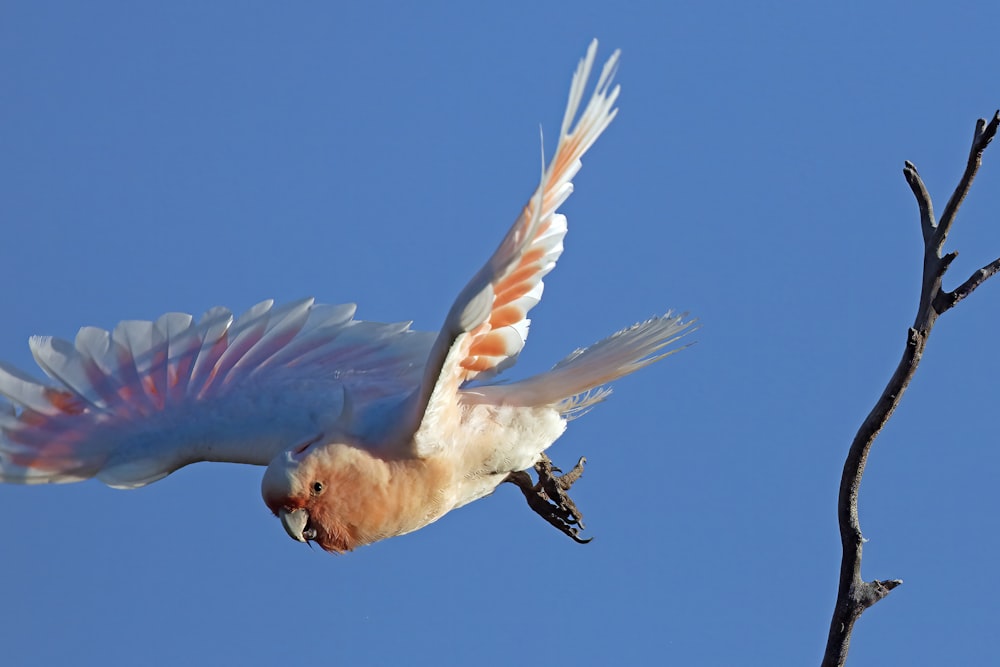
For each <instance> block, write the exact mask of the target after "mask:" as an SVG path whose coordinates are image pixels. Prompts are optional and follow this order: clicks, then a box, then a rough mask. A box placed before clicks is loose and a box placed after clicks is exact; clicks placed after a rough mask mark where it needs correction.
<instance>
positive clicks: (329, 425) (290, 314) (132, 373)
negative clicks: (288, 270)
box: [0, 299, 434, 487]
mask: <svg viewBox="0 0 1000 667" xmlns="http://www.w3.org/2000/svg"><path fill="white" fill-rule="evenodd" d="M272 305H273V302H272V301H265V302H263V303H260V304H257V305H256V306H254V307H253V308H251V309H250V310H249V311H247V312H246V313H245V314H243V315H242V316H240V317H239V318H236V319H234V318H233V315H232V313H231V312H230V311H228V310H226V309H224V308H213V309H212V310H210V311H208V312H207V313H206V314H205V315H204V316H203V317H202V318H201V320H200V321H198V322H197V323H195V322H194V320H193V318H192V317H191V316H190V315H185V314H181V313H168V314H166V315H164V316H162V317H160V318H159V319H158V320H156V321H155V322H147V321H128V322H122V323H120V324H119V325H118V326H117V327H115V329H114V330H113V331H111V332H108V331H104V330H102V329H97V328H93V327H85V328H83V329H81V330H80V332H79V333H78V334H77V337H76V340H75V342H74V343H69V342H67V341H64V340H60V339H57V338H48V337H34V338H32V339H31V341H30V345H31V351H32V353H33V354H34V356H35V360H36V361H37V362H38V365H39V366H40V367H41V368H42V370H44V371H45V373H46V374H47V375H48V376H49V377H50V378H51V379H52V380H53V382H52V383H43V382H39V381H38V380H35V379H33V378H31V377H29V376H28V375H26V374H24V373H22V372H21V371H19V370H17V369H15V368H12V367H10V366H8V365H6V364H2V363H0V396H4V397H6V398H7V399H8V400H9V401H10V402H11V403H12V404H13V405H11V404H8V403H4V402H3V401H0V481H2V482H22V483H45V482H71V481H78V480H82V479H86V478H89V477H95V476H96V477H98V478H99V479H101V480H102V481H104V482H105V483H107V484H109V485H111V486H118V487H135V486H141V485H143V484H148V483H150V482H153V481H155V480H157V479H160V478H162V477H164V476H166V475H167V474H169V473H170V472H172V471H174V470H176V469H177V468H180V467H181V466H184V465H187V464H188V463H194V462H196V461H230V462H236V463H251V464H257V465H267V464H268V463H269V462H270V461H271V459H272V458H273V457H274V456H275V455H277V454H278V453H279V452H281V451H283V450H285V449H287V448H289V447H292V446H295V445H297V444H300V442H301V441H303V440H308V439H310V438H314V437H316V436H318V435H320V434H326V435H330V434H331V433H334V432H348V431H350V429H351V423H350V422H351V420H352V418H353V417H354V415H357V414H360V413H363V412H364V411H365V410H366V409H367V408H370V407H373V406H378V405H379V404H380V402H385V401H393V400H401V399H402V398H403V397H405V396H406V395H409V394H411V393H412V392H413V391H414V390H415V389H416V387H417V386H418V385H419V382H420V378H421V377H422V373H423V368H424V364H425V361H426V359H427V354H428V351H429V350H430V347H431V344H432V342H433V340H434V335H433V334H430V333H423V332H414V331H410V330H409V323H397V324H382V323H378V322H363V321H359V320H355V319H353V317H354V311H355V306H354V305H353V304H343V305H335V306H334V305H317V304H314V303H313V301H312V299H307V300H303V301H298V302H295V303H291V304H287V305H285V306H282V307H280V308H272ZM15 406H16V407H15Z"/></svg>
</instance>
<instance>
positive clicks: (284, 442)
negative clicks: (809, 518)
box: [0, 40, 692, 553]
mask: <svg viewBox="0 0 1000 667" xmlns="http://www.w3.org/2000/svg"><path fill="white" fill-rule="evenodd" d="M596 52H597V42H596V40H595V41H594V42H593V43H591V45H590V48H589V49H588V51H587V54H586V56H585V57H584V58H583V59H582V60H581V62H580V64H579V66H578V67H577V70H576V72H575V74H574V76H573V80H572V85H571V86H570V93H569V102H568V104H567V106H566V112H565V115H564V117H563V122H562V128H561V131H560V134H559V142H558V146H557V148H556V151H555V155H554V156H553V158H552V160H551V162H550V163H549V164H548V166H547V167H543V170H542V176H541V182H540V183H539V184H538V187H537V189H536V190H535V192H534V194H533V195H532V196H531V198H530V200H529V201H528V203H527V205H526V206H525V207H524V209H523V210H522V211H521V215H520V217H518V219H517V221H516V222H515V223H514V225H513V227H511V229H510V231H508V232H507V235H506V236H505V237H504V239H503V241H502V242H501V244H500V246H499V248H497V250H496V252H494V253H493V256H492V257H490V258H489V260H488V261H487V262H486V264H485V265H484V266H483V268H482V269H481V270H480V271H479V272H478V273H477V274H476V275H475V276H473V278H472V280H471V281H470V282H469V283H468V284H467V285H466V287H465V289H463V290H462V291H461V293H460V294H459V295H458V298H457V299H456V300H455V302H454V304H453V305H452V307H451V310H450V311H449V313H448V315H447V318H446V319H445V322H444V325H443V326H442V327H441V330H440V331H439V332H438V333H437V334H433V333H430V332H418V331H411V330H410V328H409V327H410V325H409V323H397V324H384V323H378V322H366V321H361V320H356V319H354V313H355V306H354V305H353V304H344V305H321V304H317V303H314V302H313V300H312V299H306V300H303V301H298V302H295V303H290V304H287V305H284V306H281V307H274V305H273V302H272V301H264V302H263V303H259V304H257V305H256V306H254V307H253V308H251V309H250V310H248V311H247V312H246V313H244V314H243V315H241V316H240V317H236V318H234V317H233V315H232V313H231V312H230V311H229V310H226V309H224V308H213V309H211V310H209V311H208V312H207V313H205V315H204V316H202V318H201V319H200V320H198V321H197V322H196V321H195V320H194V319H193V318H192V317H191V316H190V315H185V314H181V313H167V314H166V315H163V316H162V317H160V318H159V319H157V320H156V321H155V322H148V321H124V322H121V323H119V324H118V325H117V326H116V327H115V328H114V329H113V330H112V331H105V330H103V329H98V328H95V327H84V328H82V329H80V331H79V333H78V334H77V336H76V340H75V341H74V342H72V343H70V342H68V341H65V340H61V339H58V338H51V337H42V336H36V337H32V338H31V339H30V347H31V352H32V354H33V355H34V358H35V360H36V361H37V363H38V365H39V366H40V367H41V369H42V370H43V371H44V372H45V374H46V375H47V376H48V377H49V378H50V380H51V381H50V382H41V381H38V380H37V379H34V378H32V377H30V376H29V375H27V374H25V373H23V372H21V371H19V370H17V369H16V368H13V367H11V366H9V365H7V364H0V395H3V396H4V397H6V398H7V399H8V401H9V403H8V402H3V401H0V481H4V482H17V483H25V484H41V483H58V482H73V481H78V480H84V479H88V478H93V477H96V478H97V479H99V480H101V481H102V482H104V483H106V484H108V485H110V486H113V487H117V488H135V487H140V486H143V485H145V484H149V483H151V482H154V481H156V480H159V479H161V478H163V477H165V476H167V475H169V474H170V473H171V472H173V471H174V470H177V469H178V468H180V467H182V466H185V465H188V464H189V463H195V462H198V461H225V462H234V463H249V464H255V465H260V466H267V469H266V470H265V472H264V477H263V481H262V484H261V492H262V495H263V498H264V502H265V503H266V505H267V507H268V508H270V510H271V511H272V512H273V513H274V514H275V515H276V516H277V517H278V518H279V519H280V521H281V523H282V525H283V527H284V529H285V530H286V531H287V533H288V534H289V535H290V536H291V537H292V538H294V539H295V540H297V541H299V542H314V543H316V544H318V545H319V546H320V547H322V548H323V549H325V550H327V551H330V552H335V553H341V552H346V551H350V550H352V549H355V548H357V547H359V546H362V545H366V544H370V543H372V542H376V541H378V540H382V539H385V538H388V537H393V536H396V535H402V534H404V533H409V532H411V531H414V530H417V529H418V528H422V527H423V526H426V525H428V524H430V523H432V522H434V521H436V520H437V519H439V518H441V517H442V516H444V515H445V514H447V513H448V512H450V511H451V510H453V509H456V508H458V507H461V506H463V505H465V504H467V503H470V502H472V501H474V500H476V499H478V498H482V497H483V496H486V495H488V494H490V493H492V492H493V491H494V489H496V487H497V486H498V485H499V484H501V483H502V482H504V481H512V482H515V483H517V484H518V485H519V486H520V487H521V488H522V491H524V493H525V495H526V496H527V497H528V499H529V502H530V503H531V504H532V507H533V508H535V509H536V511H538V512H539V513H540V514H543V516H545V517H546V518H547V519H549V520H550V521H551V522H553V523H554V524H555V525H557V526H559V527H560V528H562V529H563V531H564V532H566V533H567V534H570V535H571V536H573V537H575V536H576V529H577V525H578V524H579V516H578V513H577V512H576V510H575V507H573V506H572V504H571V501H569V500H568V498H565V497H564V494H563V492H564V491H565V489H566V488H568V486H569V484H570V483H571V482H572V481H573V479H575V478H576V476H578V475H579V472H580V471H579V464H578V467H577V468H576V469H575V470H574V471H572V473H567V474H566V475H564V476H563V477H556V476H554V475H553V474H552V472H553V470H555V471H556V472H558V469H553V468H552V467H551V465H550V464H549V463H548V459H547V457H546V455H545V451H546V449H547V448H548V447H549V446H550V445H551V444H552V443H553V442H554V441H555V440H556V439H557V438H558V437H559V436H560V435H562V433H563V431H564V430H565V428H566V423H567V421H568V420H569V419H571V418H573V417H575V416H578V415H579V414H581V413H582V412H584V411H586V410H587V409H588V408H590V407H591V406H593V405H594V404H595V403H597V402H599V401H601V400H602V399H603V398H605V396H606V395H607V394H608V392H609V389H607V388H606V387H605V385H606V384H607V383H608V382H611V381H612V380H615V379H617V378H620V377H622V376H624V375H627V374H629V373H632V372H634V371H637V370H639V369H640V368H643V367H644V366H647V365H649V364H651V363H653V362H654V361H657V360H659V359H662V358H664V357H666V356H668V355H670V354H672V353H673V352H676V351H677V349H678V348H677V347H676V346H674V347H673V348H670V349H667V348H668V346H670V345H671V344H672V343H674V342H675V341H676V340H677V339H678V338H679V337H680V336H681V335H683V334H685V333H687V332H689V331H690V330H691V329H690V326H691V324H692V321H691V320H688V321H684V316H675V315H672V314H671V313H670V312H668V313H667V314H666V315H664V316H662V317H655V318H653V319H650V320H648V321H645V322H642V323H640V324H636V325H634V326H632V327H630V328H628V329H624V330H622V331H619V332H618V333H616V334H614V335H612V336H610V337H609V338H606V339H604V340H602V341H600V342H598V343H596V344H595V345H592V346H590V347H588V348H586V349H580V350H577V351H575V352H573V353H572V354H570V355H569V356H568V357H566V358H565V359H563V360H562V361H560V362H559V363H558V364H556V366H555V367H554V368H552V370H550V371H548V372H546V373H542V374H540V375H536V376H534V377H529V378H527V379H524V380H520V381H516V382H506V383H499V382H495V381H493V380H492V379H491V378H493V376H495V375H496V374H497V373H499V372H500V371H502V370H504V369H506V368H507V367H509V366H511V365H512V364H513V363H514V361H515V360H516V359H517V356H518V354H519V353H520V352H521V349H522V348H523V347H524V342H525V338H526V336H527V335H528V324H529V320H528V317H527V316H528V312H529V311H530V310H531V308H532V307H533V306H534V305H535V304H537V303H538V301H539V299H540V297H541V296H542V278H543V277H544V276H545V275H546V274H548V272H549V271H551V270H552V268H553V267H554V266H555V263H556V260H557V259H558V258H559V256H560V254H561V253H562V250H563V245H562V241H563V237H564V236H565V234H566V218H565V217H564V216H563V215H562V214H560V213H558V209H559V207H560V206H561V205H562V203H563V202H565V201H566V198H567V197H569V195H570V193H571V192H572V190H573V185H572V183H571V180H572V178H573V177H574V176H575V175H576V173H577V171H578V170H579V169H580V158H581V156H582V155H583V154H584V153H585V152H586V151H587V149H589V148H590V146H591V145H592V144H593V143H594V141H595V140H596V139H597V138H598V136H600V135H601V133H602V132H603V131H604V130H605V128H607V127H608V124H609V123H611V121H612V119H614V117H615V114H616V112H617V109H615V106H614V105H615V101H616V99H617V98H618V93H619V87H618V86H617V85H615V86H614V87H612V81H613V78H614V74H615V70H616V69H617V66H618V59H619V53H618V52H615V53H614V54H613V55H612V56H611V57H610V58H609V59H608V61H607V63H606V64H605V65H604V68H603V70H602V71H601V73H600V76H599V78H598V80H597V85H596V87H595V88H594V90H593V92H592V94H591V96H590V98H589V101H588V102H587V103H586V106H584V108H583V111H582V113H578V112H579V109H580V106H581V104H582V102H583V99H584V89H585V87H586V85H587V82H588V80H589V78H590V73H591V69H592V67H593V65H594V58H595V55H596ZM578 115H579V118H578V119H577V116H578ZM532 467H535V468H536V470H538V471H539V474H540V475H544V478H543V479H540V481H539V483H538V484H537V485H534V486H532V485H531V481H530V479H531V478H530V477H528V476H527V473H526V472H523V471H526V470H528V469H530V468H532ZM546 502H548V503H549V504H550V508H549V509H545V507H544V505H545V503H546ZM567 503H569V504H567ZM551 505H555V507H551Z"/></svg>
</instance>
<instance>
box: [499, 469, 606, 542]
mask: <svg viewBox="0 0 1000 667" xmlns="http://www.w3.org/2000/svg"><path fill="white" fill-rule="evenodd" d="M586 462H587V459H585V458H584V457H580V460H579V461H577V463H576V465H575V466H573V469H572V470H570V471H569V472H567V473H564V474H561V475H560V474H556V473H560V472H562V471H561V470H559V468H557V467H556V466H554V465H552V460H551V459H549V457H548V456H547V455H545V454H544V453H543V454H542V455H541V458H540V459H539V461H538V463H536V464H535V473H537V475H538V482H537V483H533V482H532V480H531V476H530V475H529V474H528V473H527V472H525V471H523V470H521V471H518V472H512V473H510V474H509V475H508V476H507V479H506V480H505V481H507V482H510V483H511V484H514V485H515V486H517V488H519V489H521V493H522V494H524V498H525V500H527V501H528V507H530V508H531V509H532V510H534V511H535V513H536V514H538V515H539V516H540V517H542V518H543V519H545V520H546V521H548V522H549V523H550V524H551V525H553V526H555V527H556V528H558V529H559V530H560V531H562V533H563V534H565V535H567V536H568V537H570V538H571V539H572V540H573V541H574V542H577V543H578V544H586V543H587V542H590V540H591V539H593V538H587V539H584V538H582V537H580V531H581V530H585V528H586V527H585V526H584V525H583V515H582V514H581V513H580V510H579V509H577V506H576V503H574V502H573V499H572V498H570V497H569V494H567V493H566V492H567V491H569V488H570V487H571V486H573V484H574V483H575V482H576V480H578V479H580V475H582V474H583V465H584V464H585V463H586Z"/></svg>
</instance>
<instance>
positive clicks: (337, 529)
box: [261, 441, 355, 553]
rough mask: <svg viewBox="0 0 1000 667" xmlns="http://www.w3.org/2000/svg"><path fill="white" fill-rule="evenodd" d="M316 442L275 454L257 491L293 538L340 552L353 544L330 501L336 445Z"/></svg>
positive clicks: (352, 546)
mask: <svg viewBox="0 0 1000 667" xmlns="http://www.w3.org/2000/svg"><path fill="white" fill-rule="evenodd" d="M317 443H318V441H317V442H310V443H307V444H305V445H302V446H300V447H296V448H294V449H290V450H287V451H285V452H282V453H281V454H279V455H278V456H276V457H275V458H274V460H272V461H271V463H270V465H268V467H267V470H266V471H265V472H264V479H263V480H262V482H261V495H262V496H263V497H264V503H265V504H266V505H267V506H268V508H269V509H270V510H271V511H272V512H274V515H275V516H277V517H278V518H279V519H280V520H281V525H282V526H283V527H284V529H285V532H287V533H288V535H289V536H290V537H291V538H292V539H293V540H296V541H298V542H315V543H316V544H318V545H319V546H320V547H322V548H323V549H325V550H326V551H331V552H334V553H342V552H344V551H349V550H351V549H352V548H354V546H355V545H354V544H353V540H352V539H351V535H350V534H349V532H350V531H348V530H346V527H345V526H344V524H343V522H342V521H340V520H338V517H337V516H336V508H335V507H334V504H335V503H333V502H332V500H333V499H332V496H333V495H334V494H333V489H332V487H333V486H334V485H335V484H336V483H337V479H336V477H337V475H336V474H335V473H336V465H335V464H336V460H335V459H336V458H338V457H337V453H338V451H337V450H338V449H339V448H340V446H338V445H331V444H323V445H321V444H317Z"/></svg>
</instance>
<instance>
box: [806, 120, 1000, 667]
mask: <svg viewBox="0 0 1000 667" xmlns="http://www.w3.org/2000/svg"><path fill="white" fill-rule="evenodd" d="M998 126H1000V111H997V112H996V113H995V114H994V115H993V118H992V119H991V120H990V121H988V122H987V121H986V120H984V119H979V120H978V121H977V122H976V131H975V134H974V135H973V138H972V147H971V148H970V150H969V159H968V162H967V163H966V167H965V172H964V173H963V174H962V178H961V180H960V181H959V183H958V186H957V187H956V188H955V191H954V193H952V195H951V198H950V199H949V200H948V204H947V205H946V206H945V208H944V213H943V214H942V216H941V220H940V222H937V223H935V221H934V207H933V205H932V203H931V198H930V195H929V194H928V193H927V188H926V187H925V186H924V182H923V180H921V178H920V174H918V173H917V169H916V167H914V166H913V164H912V163H910V162H906V163H905V166H904V167H903V176H904V177H905V178H906V182H907V183H908V184H909V186H910V189H911V190H912V191H913V196H914V197H916V200H917V206H918V208H919V210H920V229H921V232H922V235H923V240H924V266H923V283H922V286H921V290H920V302H919V305H918V306H917V315H916V318H914V320H913V326H912V327H910V329H909V330H908V331H907V334H906V344H905V346H904V348H903V358H902V359H900V361H899V365H898V366H896V370H895V372H894V373H893V374H892V377H891V378H890V379H889V383H888V384H887V385H886V387H885V390H884V391H883V392H882V395H881V396H880V397H879V399H878V401H877V402H876V403H875V407H873V408H872V410H871V412H869V413H868V416H867V417H866V418H865V420H864V422H863V423H862V424H861V428H859V429H858V433H857V435H856V436H854V441H853V442H852V443H851V449H850V451H849V452H848V454H847V461H846V462H845V463H844V473H843V476H842V477H841V480H840V496H839V499H838V503H837V515H838V520H839V523H840V541H841V545H842V547H843V556H842V558H841V562H840V586H839V589H838V591H837V602H836V605H835V606H834V610H833V619H832V620H831V622H830V634H829V637H828V638H827V644H826V652H825V653H824V656H823V666H824V667H832V666H834V665H843V664H844V662H845V661H846V660H847V650H848V648H849V646H850V643H851V632H852V630H853V629H854V623H855V621H857V620H858V618H859V617H860V616H861V614H862V613H863V612H864V611H865V609H867V608H868V607H870V606H872V605H873V604H875V603H876V602H878V601H879V600H881V599H882V598H884V597H885V596H886V595H888V594H889V592H890V591H891V590H892V589H894V588H896V587H897V586H899V585H900V584H902V583H903V582H902V580H900V579H887V580H877V579H876V580H874V581H864V580H863V579H862V578H861V551H862V546H863V545H864V542H865V539H864V537H863V536H862V534H861V524H860V523H859V522H858V489H859V488H860V486H861V476H862V475H863V474H864V472H865V463H866V462H867V460H868V453H869V451H870V450H871V446H872V443H873V442H874V441H875V438H876V437H877V436H878V434H879V432H880V431H881V430H882V427H884V426H885V424H886V422H887V421H889V417H891V416H892V413H893V411H894V410H895V409H896V406H897V405H899V401H900V399H901V398H902V397H903V392H904V391H906V387H907V386H908V385H909V384H910V380H911V379H912V378H913V374H914V373H915V372H916V370H917V366H918V365H919V363H920V358H921V356H922V355H923V353H924V349H925V347H926V346H927V338H928V336H929V335H930V333H931V329H932V328H933V327H934V323H935V322H936V321H937V318H938V317H939V316H940V315H941V314H943V313H945V312H946V311H948V310H950V309H951V308H953V307H954V306H955V305H956V304H958V303H959V302H960V301H962V299H964V298H965V297H967V296H969V295H970V294H971V293H972V292H973V291H975V289H976V288H977V287H979V286H980V285H982V284H983V283H984V282H985V281H986V280H987V279H988V278H989V277H990V276H992V275H993V274H995V273H997V271H1000V258H998V259H996V260H994V261H992V262H990V263H989V264H987V265H986V266H984V267H983V268H981V269H979V270H977V271H976V272H974V273H973V274H972V275H971V276H970V277H969V279H968V280H966V281H965V282H964V283H962V284H961V285H959V286H958V287H957V288H956V289H955V290H953V291H950V292H949V291H947V290H944V289H943V288H942V286H941V281H942V279H943V278H944V274H945V272H947V270H948V266H949V265H950V264H951V263H952V261H953V260H954V259H955V257H957V256H958V253H957V252H950V253H947V254H945V255H942V254H941V249H942V247H943V246H944V243H945V241H946V240H947V238H948V232H949V231H950V230H951V226H952V224H953V223H954V221H955V215H956V214H957V213H958V209H959V207H960V206H961V205H962V202H963V201H964V200H965V196H966V195H967V194H968V192H969V188H970V187H971V185H972V181H973V179H974V178H975V177H976V172H977V171H979V167H980V165H981V164H982V157H983V151H984V150H985V149H986V146H987V145H989V143H990V141H991V140H992V139H993V137H994V136H995V135H996V133H997V127H998Z"/></svg>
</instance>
